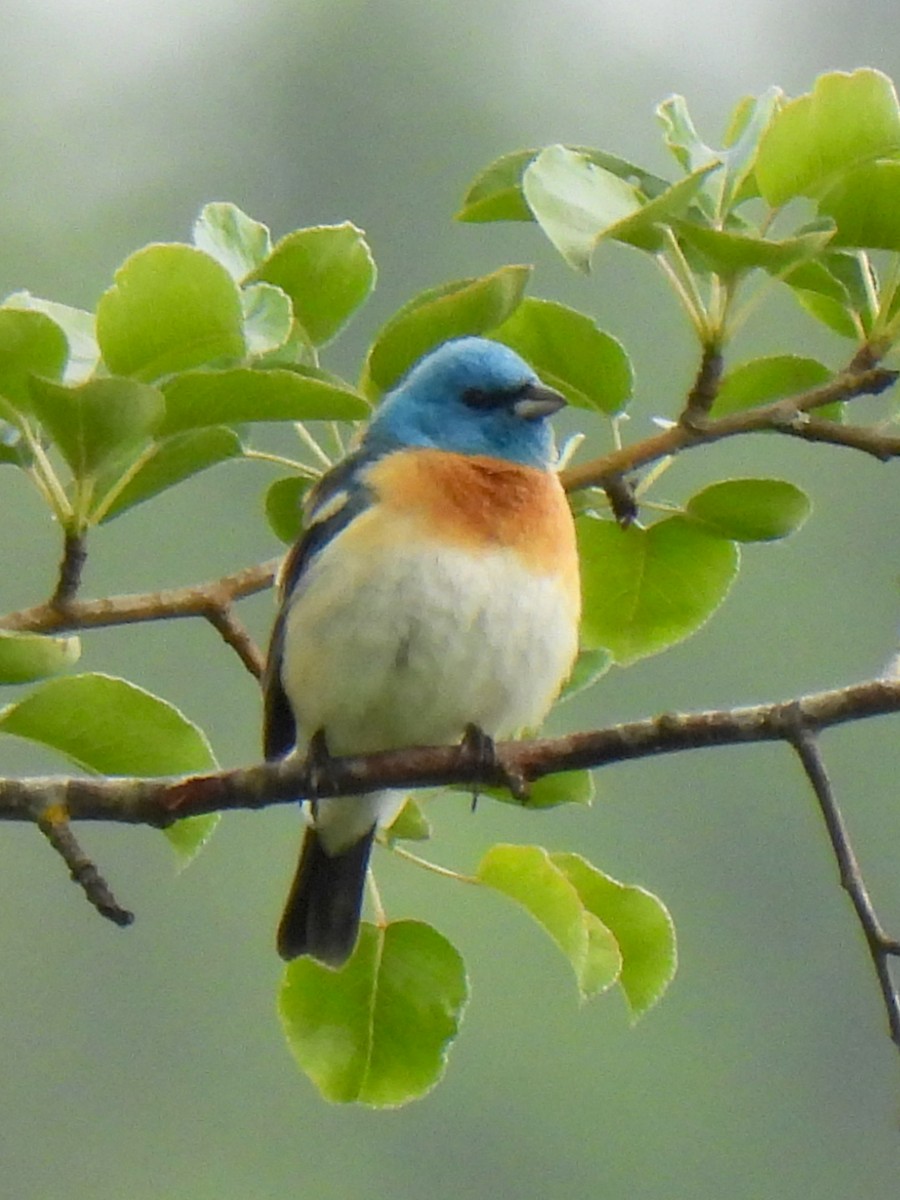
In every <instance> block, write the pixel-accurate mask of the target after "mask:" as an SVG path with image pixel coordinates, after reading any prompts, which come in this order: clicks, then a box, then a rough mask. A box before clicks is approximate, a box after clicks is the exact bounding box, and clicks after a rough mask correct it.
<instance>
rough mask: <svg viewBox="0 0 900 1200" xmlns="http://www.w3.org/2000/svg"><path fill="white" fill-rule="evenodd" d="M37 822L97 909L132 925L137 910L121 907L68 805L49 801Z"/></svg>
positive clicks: (116, 923)
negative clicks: (75, 827)
mask: <svg viewBox="0 0 900 1200" xmlns="http://www.w3.org/2000/svg"><path fill="white" fill-rule="evenodd" d="M37 825H38V828H39V829H40V831H41V833H42V834H43V835H44V837H45V838H46V839H47V841H48V842H49V843H50V845H51V846H52V847H53V849H54V850H55V851H56V852H57V854H59V855H60V857H61V858H62V860H63V862H64V863H65V864H66V866H67V867H68V868H69V874H70V875H71V877H72V879H73V881H74V882H75V883H77V884H78V885H79V887H80V888H81V889H82V891H83V892H84V894H85V896H86V898H87V899H88V900H89V901H90V903H91V904H93V906H94V908H96V910H97V912H99V913H100V914H101V916H104V917H106V919H107V920H109V921H112V922H113V924H114V925H120V926H123V927H124V926H126V925H130V924H131V923H132V921H133V920H134V913H130V912H128V910H127V909H124V908H121V907H120V905H119V904H118V903H117V901H116V898H115V896H114V895H113V894H112V892H111V891H110V889H109V886H108V885H107V883H106V880H105V879H104V878H103V876H102V875H101V874H100V872H99V871H98V870H97V868H96V867H95V866H94V864H93V862H92V861H91V860H90V859H89V858H88V856H87V855H86V854H85V852H84V851H83V850H82V848H81V846H80V845H79V844H78V839H77V838H76V837H75V834H74V833H73V832H72V826H71V825H70V824H69V819H68V813H67V812H66V810H65V807H64V806H63V805H61V804H51V805H48V806H47V808H45V809H44V810H43V812H42V813H41V814H40V815H39V816H38V818H37Z"/></svg>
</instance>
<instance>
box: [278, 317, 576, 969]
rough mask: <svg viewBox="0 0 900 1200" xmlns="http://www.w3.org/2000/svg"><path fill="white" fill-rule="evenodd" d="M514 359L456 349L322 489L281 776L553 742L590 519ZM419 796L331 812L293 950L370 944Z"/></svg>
mask: <svg viewBox="0 0 900 1200" xmlns="http://www.w3.org/2000/svg"><path fill="white" fill-rule="evenodd" d="M565 403H566V401H565V399H564V397H563V396H562V395H561V394H560V393H559V392H557V391H555V390H553V389H552V388H550V387H548V386H546V385H545V384H543V383H542V382H541V380H540V379H539V377H538V375H537V373H536V372H535V371H534V370H533V369H532V368H531V367H530V366H529V365H528V363H527V362H526V361H525V360H524V359H523V358H522V357H521V356H520V355H519V354H518V353H517V352H516V351H514V350H513V349H511V348H510V347H508V346H506V345H505V344H503V343H501V342H498V341H494V340H491V339H490V338H486V337H475V336H468V337H461V338H454V339H451V340H449V341H446V342H444V343H442V344H440V345H439V346H437V348H435V349H432V350H431V351H430V352H428V353H426V354H425V355H424V356H423V357H422V358H420V359H419V360H418V361H417V362H416V363H415V364H414V365H413V366H412V367H411V368H410V369H409V371H408V372H407V374H406V375H405V376H404V377H403V378H402V379H401V380H400V382H399V384H398V385H397V386H395V387H394V388H393V390H391V391H389V392H388V393H387V394H386V395H385V396H384V398H383V399H382V401H381V403H380V404H379V405H378V406H377V407H376V408H375V410H374V413H373V415H372V416H371V418H370V420H369V422H368V424H367V425H366V426H365V427H364V428H363V430H362V433H361V434H360V435H359V436H358V437H357V439H356V440H355V442H354V444H353V445H352V446H351V448H350V450H349V452H348V454H347V455H346V457H345V458H344V459H343V460H341V461H339V462H338V463H337V464H336V465H334V466H332V467H331V468H330V469H329V470H328V471H327V472H326V473H325V474H324V475H323V476H321V478H320V479H319V480H318V481H317V483H316V485H315V486H314V487H313V488H312V489H311V491H310V493H309V494H308V497H307V500H306V502H305V511H304V529H303V532H302V533H301V536H300V538H299V540H298V541H297V543H296V544H295V545H294V547H293V548H292V550H291V551H290V552H289V553H288V555H287V557H286V559H285V562H284V565H283V568H282V573H281V579H280V608H279V612H278V615H277V618H276V620H275V623H274V627H273V631H272V637H271V642H270V647H269V653H268V657H267V663H266V667H265V671H264V675H263V695H264V735H263V741H264V750H265V754H266V757H267V759H270V760H271V759H277V758H281V757H283V756H284V755H286V754H288V753H290V752H292V751H299V752H301V753H303V752H305V753H306V754H307V755H308V756H309V761H312V760H313V759H314V758H316V756H319V758H320V760H321V756H322V755H323V754H324V755H325V757H326V759H327V757H328V756H340V755H365V754H370V753H374V752H376V751H383V750H394V749H402V748H406V747H411V746H431V745H449V744H453V743H455V742H458V741H461V740H464V739H465V738H466V737H467V735H468V734H469V733H471V732H472V731H475V732H476V733H477V734H478V735H479V736H481V737H483V738H484V739H485V741H486V744H487V745H488V746H492V744H493V739H497V738H506V737H512V736H515V735H517V734H519V733H521V732H522V731H523V730H532V729H535V728H536V727H537V726H538V725H539V724H540V723H541V721H542V720H543V718H544V717H545V716H546V714H547V712H548V711H549V709H550V707H551V706H552V704H553V702H554V700H555V699H556V698H557V696H558V694H559V692H560V689H561V687H562V685H563V684H564V682H565V680H566V678H567V677H568V675H569V673H570V671H571V668H572V665H573V662H574V660H575V656H576V653H577V649H578V626H579V617H580V603H581V601H580V586H579V572H578V554H577V548H576V541H575V528H574V522H573V519H572V513H571V510H570V507H569V505H568V502H567V500H566V496H565V493H564V490H563V488H562V485H561V483H560V479H559V475H558V472H557V469H556V460H557V453H556V448H555V441H554V436H553V431H552V428H551V426H550V423H549V419H550V418H551V417H552V416H553V415H554V414H555V413H557V412H558V411H559V410H560V409H561V408H562V407H563V405H564V404H565ZM404 802H405V795H404V793H403V792H398V791H397V790H382V791H378V792H374V793H371V794H366V795H362V796H335V797H330V798H322V799H319V800H315V799H313V800H312V801H311V803H310V804H309V812H308V815H307V827H306V830H305V834H304V838H303V844H302V849H301V853H300V860H299V864H298V866H297V870H296V874H295V876H294V879H293V883H292V885H291V888H290V893H289V895H288V899H287V903H286V906H285V909H284V915H283V916H282V918H281V922H280V925H279V927H278V935H277V948H278V952H279V954H280V955H281V957H282V958H284V959H285V960H288V961H289V960H291V959H294V958H297V957H299V956H301V955H309V956H311V957H312V958H313V959H316V960H318V961H319V962H320V963H323V964H325V965H326V966H328V967H331V968H335V969H336V968H339V967H341V966H342V965H343V964H344V963H345V962H346V960H347V959H348V958H349V957H350V955H351V953H352V951H353V949H354V947H355V944H356V941H357V938H358V933H359V927H360V919H361V909H362V904H363V895H364V889H365V879H366V872H367V869H368V863H369V857H370V852H371V849H372V842H373V839H374V837H375V834H376V832H377V830H378V829H379V828H385V827H387V826H389V825H390V823H391V822H392V821H393V820H394V819H395V818H396V816H397V814H398V813H399V811H400V809H401V808H402V806H403V803H404Z"/></svg>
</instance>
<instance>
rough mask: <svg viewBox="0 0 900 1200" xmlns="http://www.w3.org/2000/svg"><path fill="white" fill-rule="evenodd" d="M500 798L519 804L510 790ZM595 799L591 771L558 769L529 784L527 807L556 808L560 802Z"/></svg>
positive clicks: (587, 801) (581, 801)
mask: <svg viewBox="0 0 900 1200" xmlns="http://www.w3.org/2000/svg"><path fill="white" fill-rule="evenodd" d="M499 798H500V799H502V800H507V801H511V802H512V803H514V804H518V803H519V801H518V800H514V799H513V797H511V796H510V794H509V792H501V794H500V797H499ZM593 799H594V776H593V774H592V773H591V772H590V771H558V772H557V773H556V774H555V775H545V776H544V777H543V778H542V779H536V780H535V781H534V782H533V783H531V784H530V785H529V788H528V798H527V799H526V800H525V807H526V808H556V807H557V805H559V804H585V805H590V804H591V803H592V802H593Z"/></svg>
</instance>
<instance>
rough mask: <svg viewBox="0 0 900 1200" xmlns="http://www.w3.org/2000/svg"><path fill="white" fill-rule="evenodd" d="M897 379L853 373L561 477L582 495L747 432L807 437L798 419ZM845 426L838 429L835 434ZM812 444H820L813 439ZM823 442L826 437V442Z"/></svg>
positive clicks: (887, 444) (671, 432)
mask: <svg viewBox="0 0 900 1200" xmlns="http://www.w3.org/2000/svg"><path fill="white" fill-rule="evenodd" d="M896 379H897V372H896V371H889V370H887V369H886V368H884V367H870V368H868V369H866V370H859V369H853V370H851V369H849V368H848V370H846V371H842V372H841V373H840V374H839V375H836V376H835V378H834V379H832V380H830V381H829V382H828V383H826V384H823V385H822V386H821V387H817V388H810V389H809V391H806V392H800V393H798V394H797V395H796V396H789V397H786V398H785V399H782V400H775V401H773V402H772V403H771V404H761V405H758V406H757V407H756V408H748V409H745V410H742V411H740V412H735V413H728V414H727V415H726V416H724V417H717V418H713V419H712V420H709V419H699V418H696V417H695V418H694V419H693V420H691V421H689V422H687V421H682V422H681V423H679V424H677V425H672V426H671V427H670V428H668V429H666V430H664V431H663V432H662V433H658V434H654V435H653V436H652V437H648V438H644V439H643V440H642V441H639V442H634V443H632V444H631V445H630V446H623V447H622V448H621V449H618V450H613V451H611V452H610V453H609V454H604V455H602V456H601V457H599V458H595V459H592V460H591V461H590V462H586V463H580V464H579V465H577V466H574V467H568V468H567V469H566V470H565V471H563V472H562V473H561V475H560V478H561V479H562V483H563V486H564V487H565V488H566V490H567V491H570V492H572V491H577V490H578V489H579V488H584V487H602V486H603V483H604V481H605V480H607V479H608V478H609V477H610V476H612V475H621V474H623V473H624V472H626V471H632V470H635V469H636V468H638V467H642V466H646V465H647V464H648V463H651V462H656V461H657V460H658V459H660V458H664V457H666V455H672V454H678V453H679V452H680V451H682V450H690V449H693V447H695V446H703V445H707V444H708V443H710V442H718V441H721V440H722V439H723V438H729V437H736V436H738V435H740V434H745V433H762V432H765V431H774V432H776V433H786V434H790V435H793V436H795V437H802V436H803V434H802V433H801V432H799V431H800V430H801V429H802V422H800V421H798V416H799V415H800V414H803V413H807V412H810V411H811V410H813V409H816V408H822V407H824V405H826V404H834V403H835V402H837V401H844V400H852V399H854V398H855V397H856V396H864V395H872V396H874V395H878V394H879V393H881V392H883V391H885V390H886V389H887V388H889V387H891V385H892V384H893V383H894V382H895V381H896ZM838 429H840V426H837V425H836V426H835V430H838ZM877 436H878V435H873V436H872V438H871V439H869V445H868V446H866V449H867V450H868V451H869V453H872V452H873V451H872V450H871V448H870V447H871V446H874V445H875V444H876V442H875V439H876V437H877ZM809 440H815V439H813V438H810V439H809ZM819 440H822V441H825V440H826V438H824V437H822V438H821V439H819ZM827 440H829V441H831V442H832V443H833V444H835V445H846V446H849V447H851V448H854V449H856V448H859V447H857V446H856V444H855V442H854V440H853V437H852V435H851V437H850V438H848V439H845V440H843V441H842V440H841V439H840V437H839V436H838V435H837V434H835V436H834V437H832V438H829V439H827ZM879 448H880V453H879V455H878V457H882V458H885V459H887V458H892V457H894V456H895V453H896V451H897V445H896V439H894V438H889V437H884V438H883V439H881V441H880V444H879Z"/></svg>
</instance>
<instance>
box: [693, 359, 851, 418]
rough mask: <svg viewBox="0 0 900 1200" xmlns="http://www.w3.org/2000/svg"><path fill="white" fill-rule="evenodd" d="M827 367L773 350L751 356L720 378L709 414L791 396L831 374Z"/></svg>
mask: <svg viewBox="0 0 900 1200" xmlns="http://www.w3.org/2000/svg"><path fill="white" fill-rule="evenodd" d="M831 374H832V373H831V371H829V369H828V368H827V367H826V366H825V365H824V364H823V363H820V362H818V361H817V360H816V359H814V358H801V357H799V356H798V355H795V354H776V355H770V356H766V357H764V358H753V359H750V361H749V362H745V363H741V364H740V366H737V367H734V368H733V369H732V370H731V371H729V372H728V374H727V375H726V376H725V377H724V379H723V380H722V384H721V387H720V388H719V392H718V395H717V396H716V399H715V402H714V404H713V406H712V409H711V412H710V415H711V416H712V417H723V416H725V415H726V414H727V413H734V412H743V411H744V410H745V409H748V408H756V407H757V406H758V405H760V404H768V403H770V402H771V401H773V400H781V399H782V398H783V397H785V396H794V395H797V394H799V393H800V392H806V391H809V389H810V388H815V387H821V385H822V384H824V383H827V382H828V380H829V379H830V378H831Z"/></svg>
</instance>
